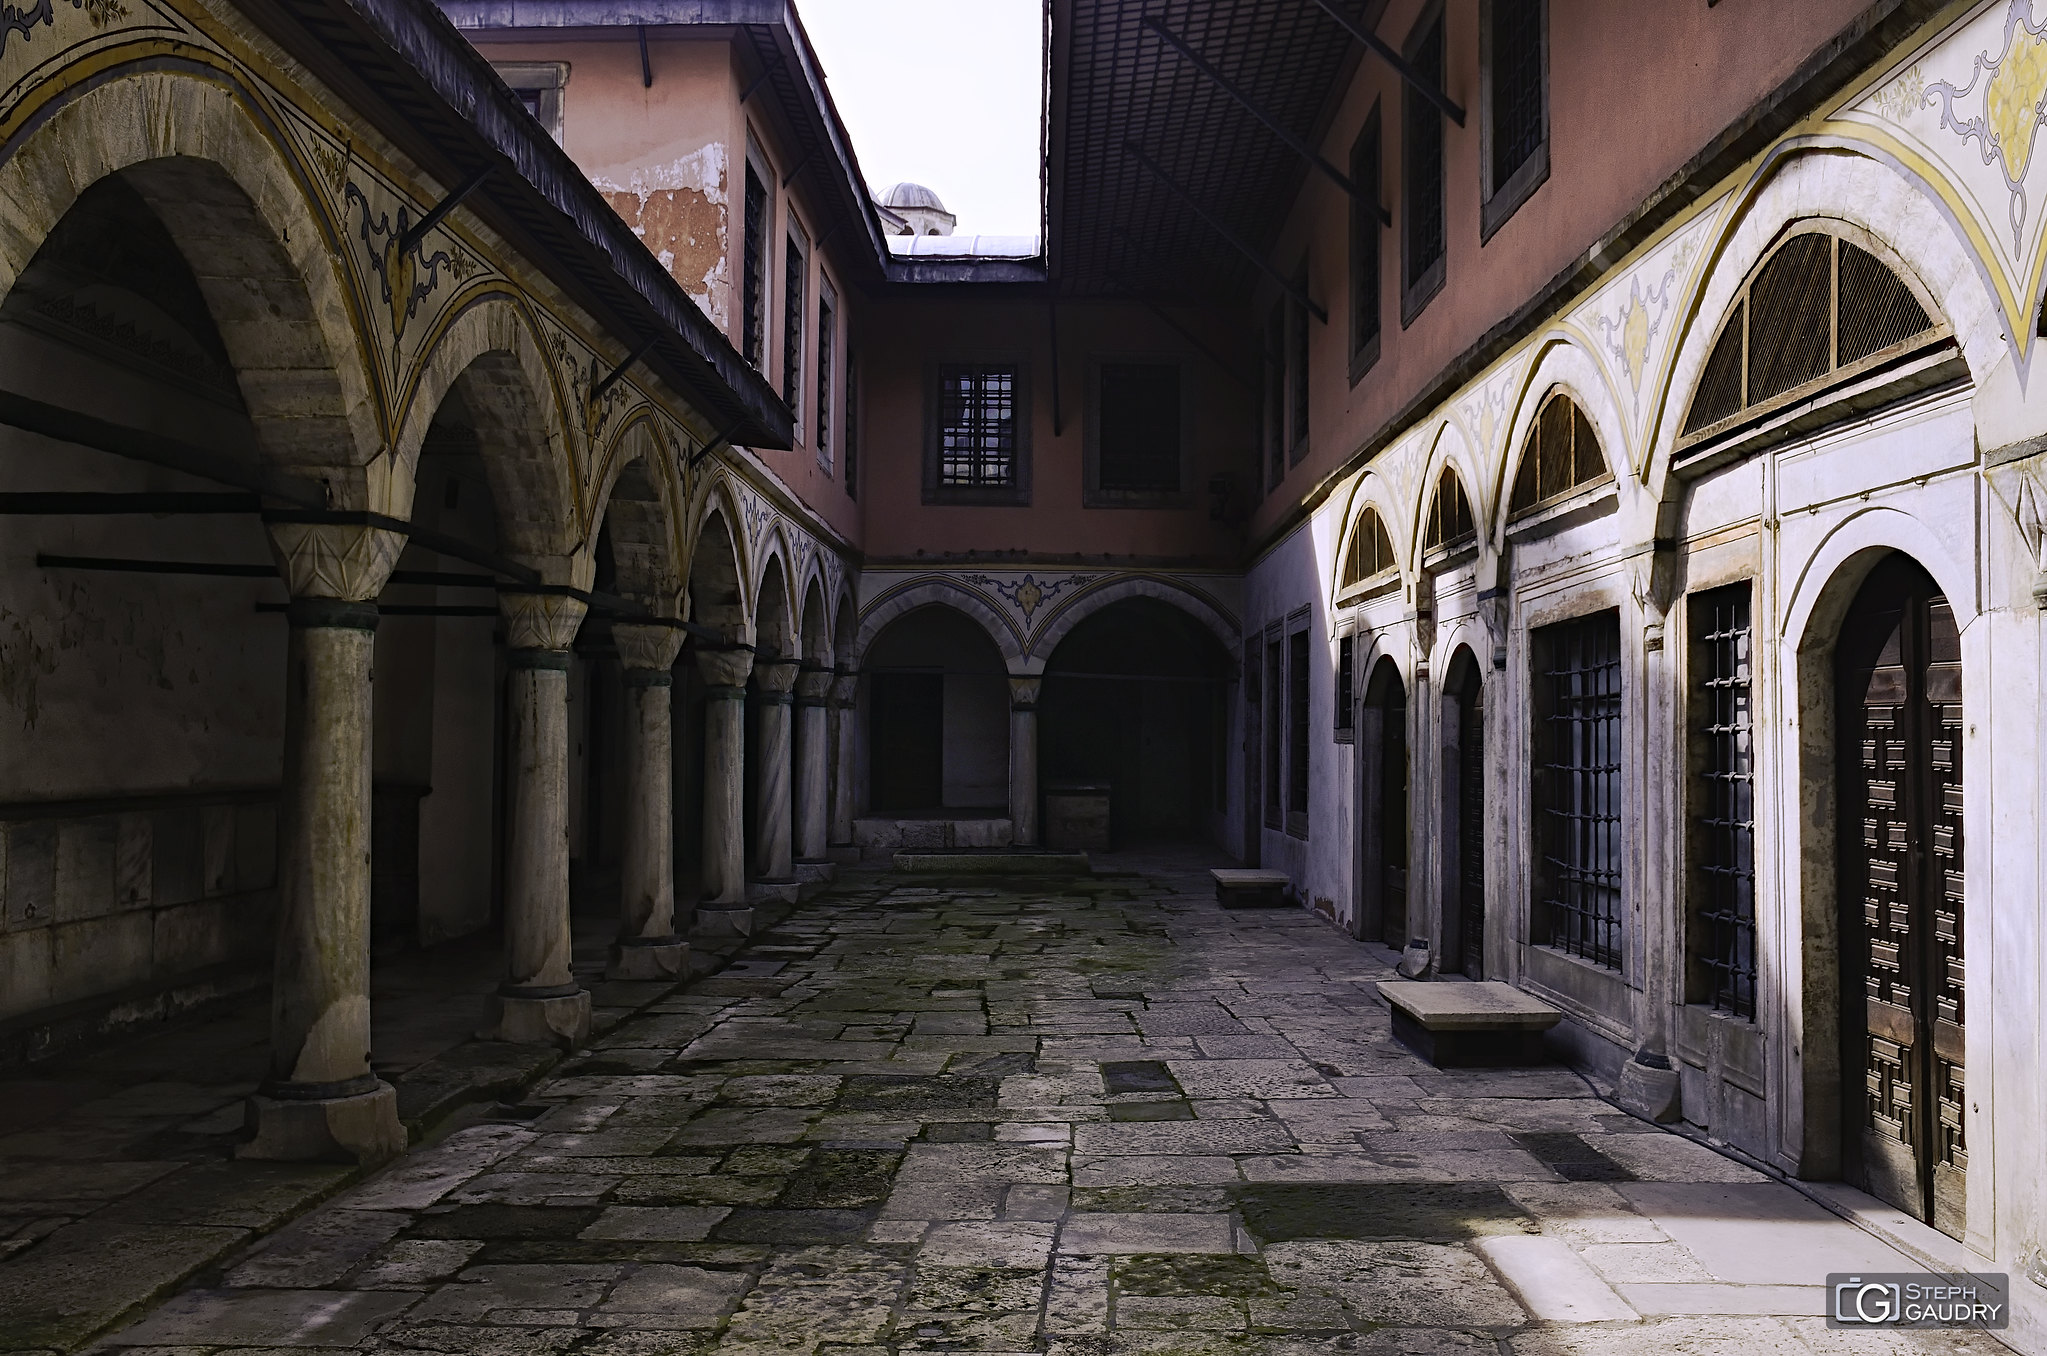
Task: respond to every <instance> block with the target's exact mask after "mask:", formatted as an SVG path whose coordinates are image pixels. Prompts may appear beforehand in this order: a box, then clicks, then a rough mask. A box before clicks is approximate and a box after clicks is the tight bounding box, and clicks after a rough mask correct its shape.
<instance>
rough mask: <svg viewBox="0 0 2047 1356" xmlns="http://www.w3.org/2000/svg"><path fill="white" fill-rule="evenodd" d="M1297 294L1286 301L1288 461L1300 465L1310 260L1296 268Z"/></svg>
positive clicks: (1304, 453)
mask: <svg viewBox="0 0 2047 1356" xmlns="http://www.w3.org/2000/svg"><path fill="white" fill-rule="evenodd" d="M1294 293H1295V295H1294V297H1292V298H1289V299H1288V301H1287V304H1286V322H1287V324H1286V421H1287V440H1288V441H1287V448H1288V451H1287V462H1288V464H1289V465H1293V466H1298V465H1300V464H1301V458H1303V457H1305V456H1307V455H1308V308H1307V307H1306V306H1305V305H1303V304H1302V302H1301V301H1300V298H1301V297H1305V296H1307V295H1308V261H1307V260H1306V259H1303V260H1301V266H1300V267H1299V268H1298V269H1296V270H1294Z"/></svg>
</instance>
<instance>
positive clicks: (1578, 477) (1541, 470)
mask: <svg viewBox="0 0 2047 1356" xmlns="http://www.w3.org/2000/svg"><path fill="white" fill-rule="evenodd" d="M1606 475H1607V471H1606V458H1605V457H1604V456H1602V455H1601V454H1600V451H1599V437H1598V435H1597V434H1595V433H1593V431H1592V421H1591V420H1589V419H1587V418H1586V417H1585V412H1584V411H1583V410H1581V409H1579V408H1578V405H1577V402H1576V401H1574V400H1572V399H1571V398H1570V397H1569V396H1567V395H1565V394H1564V393H1563V392H1562V391H1553V392H1551V393H1550V396H1549V398H1548V399H1547V400H1545V401H1543V402H1542V408H1541V409H1540V410H1539V411H1538V412H1537V413H1536V416H1535V429H1534V431H1533V432H1531V433H1530V434H1529V435H1528V445H1527V446H1526V447H1524V448H1523V449H1522V450H1521V468H1520V469H1519V470H1517V471H1516V472H1515V473H1514V494H1513V497H1512V498H1510V499H1509V500H1508V501H1507V513H1508V515H1509V516H1510V517H1511V516H1513V515H1515V514H1520V513H1526V512H1528V511H1529V510H1530V509H1535V508H1540V507H1542V506H1543V505H1544V504H1548V503H1551V502H1553V501H1554V500H1557V499H1561V498H1562V497H1563V496H1564V495H1566V494H1569V493H1570V492H1571V491H1573V490H1575V489H1577V488H1578V487H1579V486H1581V485H1590V484H1592V483H1594V482H1595V481H1599V480H1604V479H1606Z"/></svg>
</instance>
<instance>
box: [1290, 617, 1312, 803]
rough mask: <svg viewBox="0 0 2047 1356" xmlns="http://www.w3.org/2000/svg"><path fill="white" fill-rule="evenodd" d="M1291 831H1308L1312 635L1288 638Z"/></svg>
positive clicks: (1302, 633)
mask: <svg viewBox="0 0 2047 1356" xmlns="http://www.w3.org/2000/svg"><path fill="white" fill-rule="evenodd" d="M1286 664H1287V675H1286V696H1287V700H1286V708H1287V709H1286V724H1287V794H1286V808H1287V832H1289V833H1294V834H1305V833H1306V832H1307V831H1308V633H1307V632H1306V631H1296V632H1294V633H1293V634H1292V635H1290V636H1288V637H1287V656H1286Z"/></svg>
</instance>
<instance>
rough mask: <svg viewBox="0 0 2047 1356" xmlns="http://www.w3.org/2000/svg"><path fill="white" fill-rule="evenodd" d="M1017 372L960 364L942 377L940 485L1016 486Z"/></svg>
mask: <svg viewBox="0 0 2047 1356" xmlns="http://www.w3.org/2000/svg"><path fill="white" fill-rule="evenodd" d="M1016 420H1017V408H1016V369H1015V368H1013V367H992V366H969V365H961V364H955V365H950V366H946V367H941V368H940V369H939V372H938V483H939V484H940V485H945V486H964V487H969V488H975V489H986V488H1007V487H1008V486H1011V485H1014V484H1015V483H1016Z"/></svg>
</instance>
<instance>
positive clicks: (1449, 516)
mask: <svg viewBox="0 0 2047 1356" xmlns="http://www.w3.org/2000/svg"><path fill="white" fill-rule="evenodd" d="M1477 535H1478V529H1477V526H1476V525H1475V524H1474V523H1473V521H1472V517H1471V501H1470V500H1469V499H1466V498H1465V497H1464V482H1462V481H1460V480H1459V479H1458V478H1457V473H1456V472H1455V471H1453V470H1451V469H1450V468H1449V467H1447V466H1445V467H1444V468H1443V474H1442V475H1441V476H1440V477H1439V478H1438V479H1437V481H1436V497H1435V499H1434V500H1432V501H1431V502H1430V504H1429V528H1428V531H1427V533H1426V534H1424V535H1423V537H1422V546H1423V548H1424V549H1426V550H1430V551H1433V550H1435V549H1436V548H1437V547H1439V546H1456V545H1461V544H1462V543H1464V542H1465V541H1467V540H1469V539H1470V538H1472V537H1475V536H1477Z"/></svg>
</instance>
